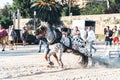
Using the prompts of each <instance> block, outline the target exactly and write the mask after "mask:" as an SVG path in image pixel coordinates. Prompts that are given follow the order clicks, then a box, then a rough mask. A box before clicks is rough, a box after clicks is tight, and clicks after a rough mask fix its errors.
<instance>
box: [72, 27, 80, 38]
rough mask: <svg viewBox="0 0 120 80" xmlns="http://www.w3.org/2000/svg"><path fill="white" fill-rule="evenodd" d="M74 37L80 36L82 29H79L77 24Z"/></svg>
mask: <svg viewBox="0 0 120 80" xmlns="http://www.w3.org/2000/svg"><path fill="white" fill-rule="evenodd" d="M73 37H80V31H79V29H78V26H75V29H74V31H73Z"/></svg>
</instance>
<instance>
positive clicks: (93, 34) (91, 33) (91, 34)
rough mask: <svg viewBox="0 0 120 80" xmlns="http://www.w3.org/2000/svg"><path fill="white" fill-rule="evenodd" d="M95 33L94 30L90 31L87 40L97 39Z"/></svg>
mask: <svg viewBox="0 0 120 80" xmlns="http://www.w3.org/2000/svg"><path fill="white" fill-rule="evenodd" d="M95 38H96V37H95V33H94V31H93V30H90V31H88V36H87V40H88V41H89V42H90V41H94V40H95Z"/></svg>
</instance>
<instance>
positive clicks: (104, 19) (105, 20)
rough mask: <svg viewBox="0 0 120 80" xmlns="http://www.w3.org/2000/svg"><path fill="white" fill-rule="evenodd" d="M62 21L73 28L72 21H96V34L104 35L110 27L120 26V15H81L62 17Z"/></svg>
mask: <svg viewBox="0 0 120 80" xmlns="http://www.w3.org/2000/svg"><path fill="white" fill-rule="evenodd" d="M61 20H62V21H63V22H64V23H65V24H66V25H67V26H69V27H71V23H72V20H94V21H96V26H95V27H96V28H95V33H96V34H103V30H104V28H105V27H106V26H107V25H109V26H110V28H111V29H112V28H113V27H114V26H115V25H116V26H118V27H119V26H120V14H101V15H81V16H71V17H69V16H67V17H62V18H61Z"/></svg>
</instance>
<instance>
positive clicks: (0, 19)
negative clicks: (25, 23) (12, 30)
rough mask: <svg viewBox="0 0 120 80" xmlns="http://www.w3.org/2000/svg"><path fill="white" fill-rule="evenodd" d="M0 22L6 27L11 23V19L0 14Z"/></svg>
mask: <svg viewBox="0 0 120 80" xmlns="http://www.w3.org/2000/svg"><path fill="white" fill-rule="evenodd" d="M0 24H1V25H2V26H3V27H4V28H6V29H8V27H9V25H13V21H12V20H11V19H10V18H8V17H5V16H0Z"/></svg>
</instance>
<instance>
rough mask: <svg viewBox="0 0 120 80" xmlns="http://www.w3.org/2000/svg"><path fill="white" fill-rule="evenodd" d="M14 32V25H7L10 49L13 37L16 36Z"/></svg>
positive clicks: (12, 44)
mask: <svg viewBox="0 0 120 80" xmlns="http://www.w3.org/2000/svg"><path fill="white" fill-rule="evenodd" d="M16 36H17V35H16V32H15V31H14V26H13V25H12V26H10V27H9V33H8V37H9V38H8V39H9V48H10V50H14V48H13V46H14V42H15V37H16Z"/></svg>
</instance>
